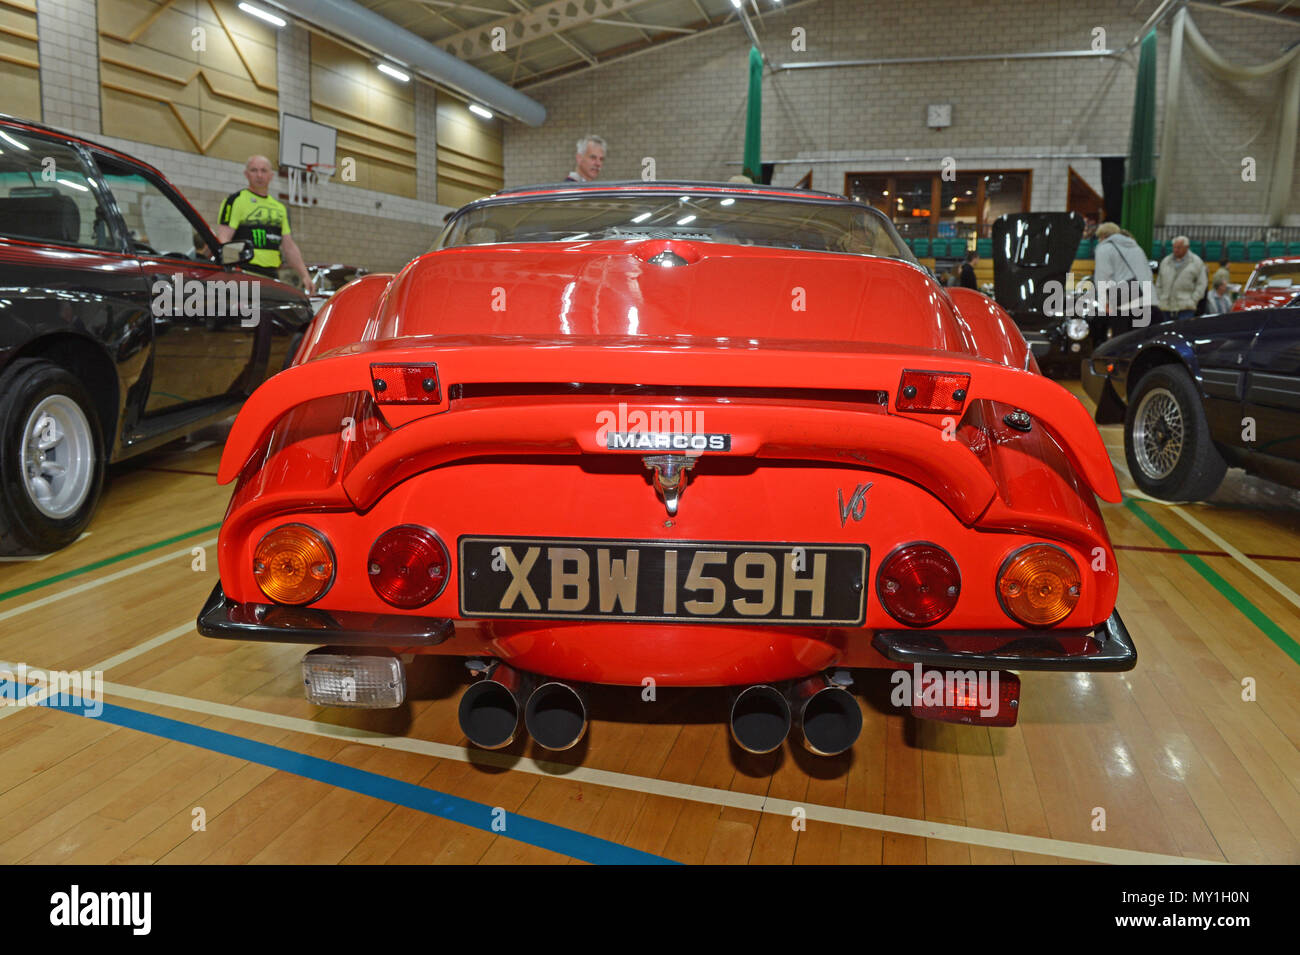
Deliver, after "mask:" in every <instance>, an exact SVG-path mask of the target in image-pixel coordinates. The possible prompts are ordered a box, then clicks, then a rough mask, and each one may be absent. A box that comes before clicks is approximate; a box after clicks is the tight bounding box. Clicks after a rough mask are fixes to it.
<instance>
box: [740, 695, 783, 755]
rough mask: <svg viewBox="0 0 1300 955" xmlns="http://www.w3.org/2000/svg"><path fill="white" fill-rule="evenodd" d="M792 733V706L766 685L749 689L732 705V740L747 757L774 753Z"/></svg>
mask: <svg viewBox="0 0 1300 955" xmlns="http://www.w3.org/2000/svg"><path fill="white" fill-rule="evenodd" d="M789 733H790V704H789V703H788V702H787V701H786V698H785V697H784V696H783V695H782V694H781V691H780V690H778V689H777V688H776V687H774V686H769V685H767V684H766V683H756V684H755V685H753V686H747V687H745V688H744V689H743V690H741V691H740V692H739V693H738V694H736V697H735V699H733V700H732V701H731V738H732V739H734V740H735V741H736V745H737V746H739V747H740V748H741V749H743V750H744V751H745V752H747V753H755V754H758V755H762V754H763V753H770V752H772V751H773V750H774V749H776V748H777V747H779V746H780V745H781V744H782V743H784V742H785V738H786V736H787V735H789Z"/></svg>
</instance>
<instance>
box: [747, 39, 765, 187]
mask: <svg viewBox="0 0 1300 955" xmlns="http://www.w3.org/2000/svg"><path fill="white" fill-rule="evenodd" d="M762 156H763V55H762V54H761V53H759V52H758V48H757V47H752V46H751V47H750V48H749V106H748V108H747V109H746V111H745V168H744V172H745V175H746V176H748V177H749V178H750V179H751V180H752V181H753V182H762V181H763V159H762Z"/></svg>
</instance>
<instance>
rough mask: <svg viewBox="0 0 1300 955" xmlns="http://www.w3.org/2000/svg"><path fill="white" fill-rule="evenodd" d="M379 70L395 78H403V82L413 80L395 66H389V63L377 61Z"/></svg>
mask: <svg viewBox="0 0 1300 955" xmlns="http://www.w3.org/2000/svg"><path fill="white" fill-rule="evenodd" d="M375 65H376V66H377V67H379V72H380V73H384V74H386V75H388V76H391V77H392V78H393V79H395V80H401V81H402V82H403V83H409V82H411V78H410V77H409V76H407V75H406V74H405V73H403V72H402V71H401V70H399V69H398V68H397V67H395V66H389V65H388V64H387V63H376V64H375Z"/></svg>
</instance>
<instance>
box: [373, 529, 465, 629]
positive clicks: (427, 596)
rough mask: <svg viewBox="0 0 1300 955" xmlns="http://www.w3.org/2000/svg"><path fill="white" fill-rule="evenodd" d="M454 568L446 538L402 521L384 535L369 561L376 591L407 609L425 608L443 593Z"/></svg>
mask: <svg viewBox="0 0 1300 955" xmlns="http://www.w3.org/2000/svg"><path fill="white" fill-rule="evenodd" d="M450 568H451V560H450V558H449V557H448V556H447V548H445V547H443V546H442V541H440V540H438V536H437V535H436V534H434V533H433V531H430V530H426V529H425V528H423V527H420V526H418V525H416V524H402V525H400V526H398V527H392V528H389V529H388V530H386V531H384V533H382V534H380V535H379V538H378V539H377V540H376V541H375V543H374V545H373V546H372V547H371V548H370V557H369V559H368V560H367V562H366V572H367V573H368V575H369V576H370V586H371V587H373V588H375V593H377V594H379V596H380V597H382V598H384V600H386V601H388V602H389V603H390V604H392V605H393V606H394V607H401V608H402V609H404V610H414V609H415V608H416V607H422V606H424V605H425V604H427V603H428V602H429V601H430V600H433V599H434V598H435V597H437V596H438V595H439V594H440V593H442V589H443V587H445V586H447V576H448V572H449V571H450Z"/></svg>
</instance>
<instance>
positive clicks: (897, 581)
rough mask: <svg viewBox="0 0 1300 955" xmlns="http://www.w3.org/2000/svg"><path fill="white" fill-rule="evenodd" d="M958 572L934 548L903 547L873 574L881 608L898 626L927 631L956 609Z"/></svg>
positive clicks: (949, 557)
mask: <svg viewBox="0 0 1300 955" xmlns="http://www.w3.org/2000/svg"><path fill="white" fill-rule="evenodd" d="M960 594H961V572H960V571H959V570H958V569H957V562H956V561H955V560H953V559H952V555H950V554H949V553H948V552H947V551H946V550H944V549H943V548H942V547H940V546H938V545H937V544H927V543H924V542H921V543H916V544H904V545H903V546H902V547H899V548H896V549H895V550H894V552H893V553H891V554H890V555H889V556H888V557H886V558H885V560H884V563H882V564H881V565H880V570H879V571H878V572H877V573H876V595H877V597H879V599H880V603H881V606H883V607H884V608H885V610H887V611H888V612H889V615H890V616H891V617H893V618H894V619H895V620H897V621H898V622H899V623H903V624H906V625H907V626H909V627H928V626H930V625H931V624H934V623H938V622H939V621H940V620H942V619H943V618H944V617H946V616H948V614H950V613H951V612H952V608H953V607H955V606H957V597H958V596H959V595H960Z"/></svg>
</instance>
